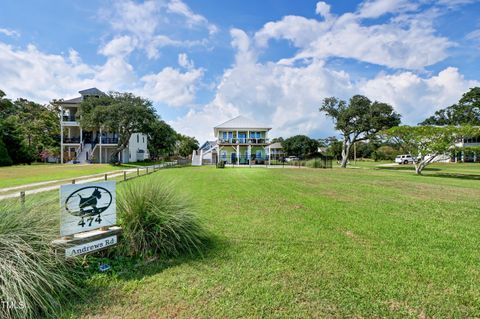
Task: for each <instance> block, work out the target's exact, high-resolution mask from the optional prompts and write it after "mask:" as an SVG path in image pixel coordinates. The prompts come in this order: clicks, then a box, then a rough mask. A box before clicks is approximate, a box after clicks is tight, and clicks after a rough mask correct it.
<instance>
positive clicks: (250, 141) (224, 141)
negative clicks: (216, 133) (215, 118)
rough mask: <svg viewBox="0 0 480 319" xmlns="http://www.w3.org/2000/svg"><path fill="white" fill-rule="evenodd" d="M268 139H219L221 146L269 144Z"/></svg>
mask: <svg viewBox="0 0 480 319" xmlns="http://www.w3.org/2000/svg"><path fill="white" fill-rule="evenodd" d="M268 141H269V140H268V138H228V139H223V138H220V139H218V143H219V144H268Z"/></svg>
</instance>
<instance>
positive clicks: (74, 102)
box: [60, 96, 83, 104]
mask: <svg viewBox="0 0 480 319" xmlns="http://www.w3.org/2000/svg"><path fill="white" fill-rule="evenodd" d="M82 101H83V97H82V96H79V97H76V98H74V99H70V100H64V101H60V103H65V104H77V103H80V102H82Z"/></svg>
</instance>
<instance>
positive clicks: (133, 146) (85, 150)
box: [55, 88, 149, 163]
mask: <svg viewBox="0 0 480 319" xmlns="http://www.w3.org/2000/svg"><path fill="white" fill-rule="evenodd" d="M79 93H80V96H79V97H76V98H74V99H69V100H59V101H56V102H55V104H57V105H58V106H59V107H60V130H61V133H60V160H61V163H88V162H91V163H108V162H110V158H111V156H112V154H113V153H114V151H115V149H116V148H117V145H118V138H119V135H118V133H116V132H106V131H102V130H101V129H100V130H93V131H89V130H83V129H82V127H81V126H80V122H79V120H80V117H79V107H80V103H81V102H82V101H83V100H84V99H87V98H98V97H99V96H101V95H103V94H105V93H103V92H102V91H100V90H98V89H97V88H91V89H87V90H83V91H80V92H79ZM119 157H120V158H119V160H120V162H121V163H128V162H137V161H142V160H145V159H148V157H149V154H148V149H147V135H146V134H143V133H134V134H132V136H131V137H130V141H129V143H128V147H127V148H126V149H124V150H123V151H122V152H120V154H119Z"/></svg>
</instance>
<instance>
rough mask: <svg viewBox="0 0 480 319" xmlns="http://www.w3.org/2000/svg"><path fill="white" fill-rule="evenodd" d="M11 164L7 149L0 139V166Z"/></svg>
mask: <svg viewBox="0 0 480 319" xmlns="http://www.w3.org/2000/svg"><path fill="white" fill-rule="evenodd" d="M1 130H2V129H1V128H0V132H1ZM0 137H1V136H0ZM12 164H13V161H12V159H11V158H10V155H9V154H8V150H7V147H6V146H5V143H4V142H3V139H2V138H0V166H10V165H12Z"/></svg>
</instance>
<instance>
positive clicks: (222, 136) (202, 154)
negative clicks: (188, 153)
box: [192, 115, 271, 165]
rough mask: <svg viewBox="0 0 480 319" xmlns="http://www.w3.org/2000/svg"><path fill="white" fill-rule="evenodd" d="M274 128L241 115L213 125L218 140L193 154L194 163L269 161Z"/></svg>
mask: <svg viewBox="0 0 480 319" xmlns="http://www.w3.org/2000/svg"><path fill="white" fill-rule="evenodd" d="M270 130H271V127H268V126H267V125H264V124H261V123H258V122H257V121H254V120H252V119H249V118H246V117H244V116H241V115H240V116H237V117H235V118H233V119H231V120H229V121H226V122H224V123H222V124H220V125H217V126H215V127H214V128H213V133H214V136H215V140H214V141H208V142H206V143H205V144H204V145H202V147H201V148H200V149H199V150H198V151H195V152H194V153H193V157H192V165H202V164H203V163H204V161H205V160H206V161H207V162H211V163H212V164H216V163H218V162H220V161H223V162H224V163H226V164H234V165H255V164H266V163H267V162H268V159H269V154H268V151H269V148H268V145H269V139H268V132H269V131H270Z"/></svg>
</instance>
